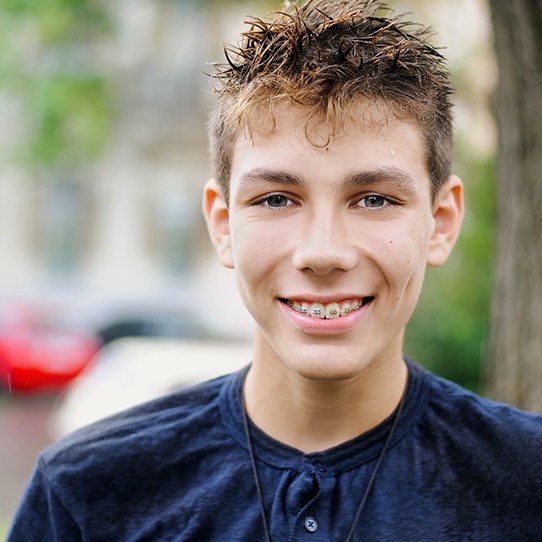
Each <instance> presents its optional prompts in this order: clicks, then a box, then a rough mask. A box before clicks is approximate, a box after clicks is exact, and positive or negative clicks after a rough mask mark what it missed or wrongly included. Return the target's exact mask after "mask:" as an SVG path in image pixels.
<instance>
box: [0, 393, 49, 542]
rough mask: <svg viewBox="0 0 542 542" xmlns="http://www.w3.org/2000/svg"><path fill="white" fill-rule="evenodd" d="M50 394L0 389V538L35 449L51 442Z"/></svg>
mask: <svg viewBox="0 0 542 542" xmlns="http://www.w3.org/2000/svg"><path fill="white" fill-rule="evenodd" d="M54 404H55V396H54V395H37V396H24V395H20V396H14V395H13V396H10V395H8V394H7V392H5V391H1V392H0V435H1V440H0V465H2V468H1V469H0V540H1V539H2V529H3V528H6V527H7V525H8V524H9V523H10V521H11V518H12V516H13V514H14V512H15V509H16V507H17V503H18V501H19V499H20V497H21V495H22V493H23V491H24V488H25V486H26V483H27V481H28V478H29V476H30V474H31V472H32V468H33V465H34V462H35V460H36V456H37V454H38V452H39V451H40V450H41V449H43V448H44V447H45V446H47V445H48V444H49V443H50V442H51V437H50V436H49V435H48V434H47V423H48V419H49V415H50V412H51V410H52V408H53V405H54Z"/></svg>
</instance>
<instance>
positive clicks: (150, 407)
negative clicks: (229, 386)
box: [41, 375, 234, 469]
mask: <svg viewBox="0 0 542 542" xmlns="http://www.w3.org/2000/svg"><path fill="white" fill-rule="evenodd" d="M232 378H234V375H229V376H224V377H220V378H217V379H214V380H210V381H207V382H204V383H202V384H198V385H197V386H193V387H190V388H185V389H182V390H179V391H177V392H174V393H171V394H168V395H166V396H163V397H161V398H158V399H156V400H153V401H150V402H147V403H143V404H141V405H137V406H135V407H133V408H130V409H128V410H126V411H123V412H120V413H118V414H115V415H113V416H110V417H108V418H105V419H103V420H100V421H98V422H96V423H93V424H91V425H89V426H87V427H84V428H82V429H79V430H77V431H75V432H73V433H72V434H70V435H67V436H66V437H64V438H62V439H60V440H59V441H58V442H56V443H54V444H53V445H51V446H50V447H49V448H47V449H46V450H45V451H44V452H42V454H41V460H42V462H43V463H44V464H45V465H46V466H47V467H48V469H52V468H55V466H57V465H66V464H74V465H75V464H78V465H79V466H80V467H81V468H84V466H89V463H92V464H93V467H96V466H97V465H96V463H98V462H100V463H102V464H107V463H108V462H111V460H113V459H115V458H116V459H117V460H118V461H126V460H127V459H129V458H132V457H141V453H142V452H143V451H144V454H145V456H148V455H151V454H152V451H153V450H160V451H161V453H163V452H166V451H167V450H168V448H169V447H170V446H173V445H176V446H179V444H181V443H182V442H183V441H184V440H185V437H184V436H185V435H186V434H187V432H188V433H193V432H196V433H198V432H199V431H198V430H200V431H204V430H205V429H208V428H210V427H212V426H215V427H216V425H217V420H218V419H219V417H220V412H219V411H220V407H219V395H220V390H221V388H222V386H223V385H224V383H225V382H226V381H228V379H232ZM90 451H92V454H89V452H90Z"/></svg>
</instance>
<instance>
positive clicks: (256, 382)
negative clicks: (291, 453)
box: [244, 356, 407, 453]
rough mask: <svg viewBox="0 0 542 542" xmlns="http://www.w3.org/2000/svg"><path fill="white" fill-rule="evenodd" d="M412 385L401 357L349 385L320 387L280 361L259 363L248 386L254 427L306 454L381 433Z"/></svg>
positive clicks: (368, 370) (374, 367) (369, 370)
mask: <svg viewBox="0 0 542 542" xmlns="http://www.w3.org/2000/svg"><path fill="white" fill-rule="evenodd" d="M406 380H407V368H406V365H405V363H404V361H403V359H402V358H401V356H395V357H392V358H390V359H387V360H378V361H375V362H374V363H373V364H372V365H371V366H369V367H367V368H366V369H365V370H364V371H363V372H362V373H360V374H358V375H357V376H356V377H354V378H351V379H348V380H344V381H315V380H309V379H307V378H305V377H303V376H300V375H298V374H297V373H295V372H294V371H293V370H292V369H290V368H289V367H287V366H285V365H284V364H283V363H282V362H281V361H280V360H273V362H272V363H266V362H265V361H264V360H263V359H259V358H258V357H255V359H254V363H253V365H252V367H251V369H250V371H249V373H248V375H247V379H246V382H245V389H244V394H245V404H246V409H247V412H248V415H249V416H250V418H251V419H252V421H253V422H254V423H255V424H256V425H257V426H258V427H259V428H260V429H261V430H262V431H264V432H265V433H266V434H268V435H269V436H271V437H273V438H274V439H276V440H278V441H280V442H282V443H284V444H287V445H289V446H292V447H294V448H296V449H298V450H301V451H303V452H304V453H311V452H317V451H322V450H325V449H328V448H331V447H333V446H337V445H338V444H341V443H343V442H346V441H347V440H350V439H352V438H355V437H357V436H359V435H361V434H363V433H365V432H367V431H369V430H370V429H372V428H374V427H376V426H377V425H378V424H379V423H381V422H382V421H383V420H385V419H386V418H387V417H388V416H390V415H391V413H392V412H393V411H394V410H395V408H396V407H397V405H398V404H399V402H400V400H401V397H402V395H403V391H404V389H405V385H406Z"/></svg>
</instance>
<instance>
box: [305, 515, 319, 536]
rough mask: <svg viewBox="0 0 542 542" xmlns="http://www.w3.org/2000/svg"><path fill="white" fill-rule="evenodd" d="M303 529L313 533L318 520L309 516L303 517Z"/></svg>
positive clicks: (316, 527)
mask: <svg viewBox="0 0 542 542" xmlns="http://www.w3.org/2000/svg"><path fill="white" fill-rule="evenodd" d="M305 529H307V531H309V533H314V532H315V531H316V529H318V522H317V521H316V520H315V519H314V518H313V517H311V516H309V517H308V518H306V519H305Z"/></svg>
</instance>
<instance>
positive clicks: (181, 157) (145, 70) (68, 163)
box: [0, 0, 496, 538]
mask: <svg viewBox="0 0 542 542" xmlns="http://www.w3.org/2000/svg"><path fill="white" fill-rule="evenodd" d="M391 4H392V5H394V6H396V7H397V10H398V11H409V12H412V14H413V15H412V18H413V19H414V20H417V21H421V22H424V23H426V24H429V25H431V26H432V27H433V28H434V29H435V31H436V37H435V40H434V41H435V44H436V45H438V46H441V47H443V52H444V54H445V56H447V57H448V59H449V66H450V68H451V70H452V73H453V78H454V81H455V84H456V87H457V94H456V96H455V97H454V101H455V116H456V148H457V151H456V163H455V171H456V172H457V173H458V174H459V175H460V176H461V177H462V178H463V179H464V181H465V184H466V188H467V203H468V210H467V216H466V221H465V226H464V230H463V233H462V236H461V239H460V241H459V245H458V247H457V249H456V252H455V254H454V255H453V256H452V258H451V260H450V262H449V263H448V264H447V266H445V267H444V268H442V269H439V270H429V273H428V276H427V287H426V289H425V292H424V294H423V296H422V299H421V301H420V305H419V307H418V310H417V312H416V315H415V318H414V320H413V321H412V323H411V326H410V328H409V330H408V337H407V346H406V352H407V353H408V354H409V355H410V356H412V357H414V358H415V359H416V360H417V361H419V362H420V363H421V364H422V365H425V366H427V367H429V368H430V369H432V370H434V371H435V372H437V373H439V374H441V375H443V376H445V377H447V378H451V379H452V380H455V381H457V382H459V383H461V384H463V385H465V386H467V387H469V388H471V389H474V390H480V389H481V375H482V374H483V370H482V369H483V368H482V360H483V359H484V352H485V341H486V337H487V331H488V320H489V316H488V312H489V296H490V282H491V281H490V279H491V265H490V262H491V256H492V247H493V231H494V215H495V210H494V209H495V205H494V188H493V187H494V180H493V177H494V157H495V147H496V129H495V124H494V120H493V116H492V113H491V103H492V95H493V91H494V87H495V83H496V69H495V61H494V58H493V51H492V38H491V35H490V32H491V25H490V21H489V16H488V7H487V5H486V3H485V0H456V1H455V2H449V1H447V0H408V1H406V0H405V1H396V2H391ZM276 6H277V2H271V1H266V0H260V1H257V0H253V1H248V0H247V1H234V0H230V1H212V0H207V1H205V0H112V1H108V2H105V1H102V2H100V1H97V0H2V2H1V3H0V254H1V258H0V386H1V390H0V434H1V435H2V439H1V442H0V538H1V537H2V533H3V532H5V530H6V528H7V525H8V524H9V521H10V518H11V517H12V514H13V512H14V510H15V507H16V504H17V501H18V500H19V498H20V496H21V494H22V491H23V489H24V486H25V484H26V481H27V478H28V476H29V475H30V471H31V468H32V464H33V462H34V460H35V458H36V454H37V452H38V451H39V450H40V449H41V448H43V447H44V446H45V445H47V444H48V443H49V442H51V441H52V440H54V439H55V438H58V436H59V435H60V434H62V433H63V432H65V431H67V430H71V428H73V427H75V426H77V424H78V423H81V421H87V418H85V416H87V415H88V411H89V409H90V410H91V411H92V412H91V413H92V414H94V415H95V416H98V415H100V414H102V413H103V414H105V413H107V408H120V407H122V406H124V405H127V404H130V403H131V402H134V401H138V400H144V399H145V398H147V397H148V396H149V395H152V394H155V393H159V392H162V391H165V390H166V388H168V387H173V385H175V384H180V383H185V381H186V382H189V381H191V380H192V379H198V378H203V377H205V376H206V375H207V373H206V372H205V371H202V372H201V373H198V374H197V375H195V374H194V375H190V376H189V377H186V378H185V375H182V374H180V373H179V370H178V369H179V367H178V365H179V364H178V363H175V362H176V361H178V359H179V357H181V358H182V356H183V352H184V353H185V354H186V352H187V348H188V346H187V345H189V347H190V348H200V347H201V348H204V347H205V345H210V347H211V348H214V347H216V345H217V344H218V345H220V347H221V348H222V347H223V345H227V348H231V354H232V355H231V360H227V361H225V362H224V364H222V365H220V364H219V365H218V366H216V367H215V366H213V367H210V368H209V369H208V371H209V373H210V374H211V373H213V372H217V371H218V372H220V371H226V370H228V369H229V368H234V367H235V364H236V363H239V360H240V363H241V364H244V363H246V362H248V361H249V359H250V354H249V350H248V349H247V348H246V347H247V345H248V343H249V341H250V336H251V324H250V320H249V318H248V316H247V314H246V313H245V310H244V308H243V307H242V305H241V303H240V301H239V300H238V298H237V292H236V288H235V284H234V279H233V276H232V274H231V273H230V272H228V271H226V270H224V269H222V268H221V267H220V265H219V264H218V262H217V261H216V259H215V256H214V253H213V251H212V249H211V245H210V243H209V241H208V239H207V234H206V231H205V229H204V224H203V220H202V217H201V214H200V197H201V189H202V185H203V183H204V181H205V180H206V179H207V178H208V176H209V167H208V158H207V148H206V133H205V124H206V116H207V112H208V110H209V107H210V105H211V104H212V100H213V96H212V92H211V84H210V81H209V80H208V77H207V76H206V72H210V71H212V67H211V66H209V63H210V62H213V61H222V58H223V57H222V44H223V42H224V41H226V42H233V43H235V42H236V41H237V36H238V34H239V31H240V30H241V29H242V24H241V23H242V21H243V19H244V16H245V15H246V14H254V13H260V14H261V13H265V12H266V10H267V9H268V8H271V7H276ZM127 337H138V340H139V341H140V342H137V341H135V342H134V341H132V340H130V339H126V338H127ZM183 349H184V350H183ZM209 351H210V350H209ZM221 351H224V350H221ZM228 351H230V350H228ZM240 353H242V354H241V355H242V357H239V356H240ZM204 354H205V351H203V350H202V356H203V357H202V359H204ZM194 355H195V354H194V351H192V350H191V356H192V357H193V356H194ZM192 359H193V358H192ZM157 360H158V361H157ZM135 368H137V369H138V370H140V371H141V375H143V376H141V379H140V381H139V382H135V381H134V378H135V377H134V373H135ZM149 371H150V372H149ZM80 373H83V375H82V376H78V375H80ZM87 373H88V374H87ZM168 375H171V376H170V377H169V376H168ZM159 377H160V378H159ZM168 378H169V380H168ZM142 382H143V383H144V384H145V385H144V386H143V385H142V384H141V383H142ZM151 388H152V389H151ZM121 391H122V394H123V398H122V401H124V403H123V402H122V401H121V402H119V403H118V404H114V405H112V406H108V402H113V403H114V401H115V397H116V396H118V395H119V394H120V392H121ZM125 395H126V397H124V396H125ZM117 399H118V397H117ZM89 405H90V406H89ZM100 406H104V409H103V411H102V410H101V409H100ZM67 410H69V411H70V412H71V413H72V414H73V415H72V417H71V418H70V419H69V420H68V418H69V416H68V418H67V417H66V416H67V414H66V412H67ZM70 424H71V425H70Z"/></svg>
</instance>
